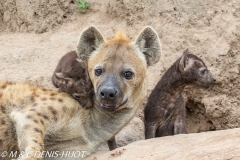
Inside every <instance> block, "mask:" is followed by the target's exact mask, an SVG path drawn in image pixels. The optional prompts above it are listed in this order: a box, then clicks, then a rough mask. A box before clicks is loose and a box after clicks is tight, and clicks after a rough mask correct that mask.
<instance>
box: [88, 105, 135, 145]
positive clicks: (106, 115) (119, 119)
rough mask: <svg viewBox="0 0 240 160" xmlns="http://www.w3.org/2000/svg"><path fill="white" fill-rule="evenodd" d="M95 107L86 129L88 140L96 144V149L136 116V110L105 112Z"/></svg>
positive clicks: (89, 116) (125, 109)
mask: <svg viewBox="0 0 240 160" xmlns="http://www.w3.org/2000/svg"><path fill="white" fill-rule="evenodd" d="M97 107H99V106H95V107H94V108H93V109H92V110H91V111H90V113H89V115H88V118H87V120H86V121H85V124H84V126H85V129H86V132H87V133H88V135H87V136H88V139H89V140H90V141H91V142H92V143H93V144H94V148H95V149H97V147H98V146H99V145H100V144H101V143H103V142H106V141H107V140H109V139H110V138H112V137H113V136H114V135H115V134H116V133H117V132H119V131H120V130H121V129H122V128H123V127H124V126H125V125H126V124H127V123H128V122H129V121H130V120H131V119H132V118H133V116H134V115H135V112H136V109H128V108H124V109H121V110H119V111H116V112H103V111H101V110H100V109H99V108H97Z"/></svg>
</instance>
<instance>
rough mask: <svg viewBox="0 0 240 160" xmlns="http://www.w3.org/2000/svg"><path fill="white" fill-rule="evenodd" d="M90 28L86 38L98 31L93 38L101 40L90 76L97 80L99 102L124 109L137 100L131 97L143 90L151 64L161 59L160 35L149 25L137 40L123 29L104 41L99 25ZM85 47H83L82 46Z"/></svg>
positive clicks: (109, 108) (91, 60)
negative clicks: (132, 39)
mask: <svg viewBox="0 0 240 160" xmlns="http://www.w3.org/2000/svg"><path fill="white" fill-rule="evenodd" d="M88 30H90V31H91V32H89V31H88ZM88 30H87V31H85V33H84V34H83V35H82V37H83V36H88V37H91V36H93V34H94V37H95V38H92V39H93V40H94V41H95V42H101V43H100V44H99V48H97V49H96V50H94V51H93V53H92V55H91V56H90V58H89V59H88V70H89V76H90V79H91V81H92V82H93V87H94V91H95V95H96V97H95V98H96V101H97V103H99V106H100V108H101V109H102V110H105V111H110V112H113V111H116V110H119V109H122V108H124V106H126V105H127V103H128V102H129V101H133V100H132V99H131V100H130V98H131V97H134V96H135V95H133V94H134V93H138V89H140V90H141V89H142V87H143V83H144V79H145V76H146V69H147V66H149V65H152V64H154V63H156V62H157V61H158V60H159V58H160V52H161V47H160V41H159V38H158V36H157V34H156V32H155V31H154V30H153V29H152V28H150V27H146V28H145V29H144V30H143V31H142V32H141V34H140V35H139V37H138V39H137V40H136V42H135V43H132V42H131V41H130V40H129V39H128V38H127V37H126V36H125V35H124V34H123V33H121V32H119V33H118V34H117V36H116V37H115V38H114V39H111V40H108V41H106V42H104V40H103V38H102V36H101V34H100V33H99V32H98V31H97V30H96V29H95V28H92V29H88ZM88 32H89V33H88ZM86 39H87V38H85V40H86ZM81 48H83V47H79V49H81ZM85 50H86V49H85ZM84 53H85V52H84ZM82 56H85V55H82ZM80 57H81V54H80ZM125 104H126V105H125Z"/></svg>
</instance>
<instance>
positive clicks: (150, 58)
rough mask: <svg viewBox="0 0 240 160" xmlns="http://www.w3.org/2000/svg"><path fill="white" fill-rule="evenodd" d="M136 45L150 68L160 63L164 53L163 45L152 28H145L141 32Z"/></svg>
mask: <svg viewBox="0 0 240 160" xmlns="http://www.w3.org/2000/svg"><path fill="white" fill-rule="evenodd" d="M135 44H136V45H137V47H138V48H139V49H140V51H141V52H142V53H143V54H144V56H145V58H146V60H147V65H148V66H151V65H153V64H155V63H157V62H158V61H159V59H160V56H161V53H162V45H161V42H160V39H159V37H158V35H157V33H156V31H155V30H154V29H153V28H152V27H145V28H144V29H143V30H142V31H141V32H140V34H139V36H138V38H137V40H136V41H135Z"/></svg>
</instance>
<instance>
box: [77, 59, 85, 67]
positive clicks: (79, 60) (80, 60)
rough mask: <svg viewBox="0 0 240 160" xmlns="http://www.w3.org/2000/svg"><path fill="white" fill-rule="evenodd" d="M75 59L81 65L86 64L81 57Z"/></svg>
mask: <svg viewBox="0 0 240 160" xmlns="http://www.w3.org/2000/svg"><path fill="white" fill-rule="evenodd" d="M76 61H77V62H78V63H79V64H80V65H81V66H82V67H84V66H86V62H85V61H83V60H82V59H81V58H76Z"/></svg>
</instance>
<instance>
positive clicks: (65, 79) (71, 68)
mask: <svg viewBox="0 0 240 160" xmlns="http://www.w3.org/2000/svg"><path fill="white" fill-rule="evenodd" d="M52 83H53V85H54V86H55V87H57V88H59V90H60V91H63V92H66V93H68V94H70V95H71V96H72V97H73V98H75V99H76V100H77V101H78V102H79V103H80V104H81V106H83V107H84V108H91V107H92V105H93V99H92V96H93V90H92V82H91V80H90V78H89V75H88V69H87V64H86V63H85V62H84V61H83V60H81V59H80V58H78V56H77V53H76V51H71V52H69V53H67V54H65V55H64V56H63V57H62V58H61V59H60V61H59V62H58V65H57V67H56V69H55V71H54V73H53V76H52Z"/></svg>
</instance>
